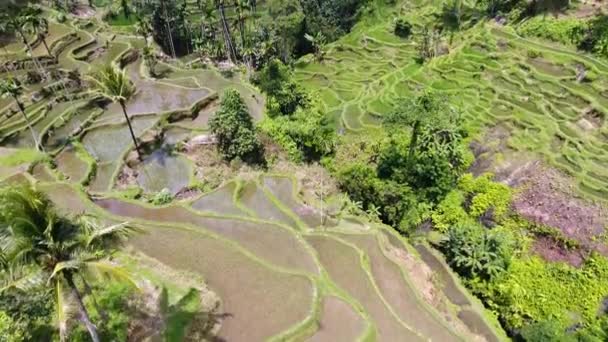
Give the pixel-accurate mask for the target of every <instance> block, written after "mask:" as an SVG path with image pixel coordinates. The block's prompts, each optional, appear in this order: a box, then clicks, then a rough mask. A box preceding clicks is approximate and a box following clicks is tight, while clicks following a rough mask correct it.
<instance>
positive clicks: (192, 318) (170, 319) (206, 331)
mask: <svg viewBox="0 0 608 342" xmlns="http://www.w3.org/2000/svg"><path fill="white" fill-rule="evenodd" d="M200 305H201V297H200V292H199V291H198V290H197V289H194V288H191V289H190V290H189V291H188V292H187V293H186V294H185V295H184V296H183V297H182V298H180V299H179V300H178V301H177V302H176V303H175V304H169V297H168V291H167V289H166V288H163V290H162V293H161V296H160V309H161V312H162V313H163V316H164V317H165V331H164V333H163V335H164V340H165V341H171V342H172V341H186V340H193V341H194V340H201V339H204V340H208V341H214V342H224V339H222V338H219V337H217V336H214V328H215V327H216V326H217V324H218V323H220V322H221V321H222V320H223V319H225V318H228V317H232V314H230V313H220V314H218V313H214V312H204V311H203V310H201V308H200Z"/></svg>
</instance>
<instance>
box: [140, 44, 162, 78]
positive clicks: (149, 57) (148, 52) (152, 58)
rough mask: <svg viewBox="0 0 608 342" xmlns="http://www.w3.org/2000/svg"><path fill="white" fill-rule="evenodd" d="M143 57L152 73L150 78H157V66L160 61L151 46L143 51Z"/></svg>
mask: <svg viewBox="0 0 608 342" xmlns="http://www.w3.org/2000/svg"><path fill="white" fill-rule="evenodd" d="M143 55H144V61H145V62H146V66H147V67H148V70H149V71H150V76H152V77H156V65H157V64H158V60H157V59H156V55H155V54H154V50H153V49H152V48H151V47H149V46H145V47H144V49H143Z"/></svg>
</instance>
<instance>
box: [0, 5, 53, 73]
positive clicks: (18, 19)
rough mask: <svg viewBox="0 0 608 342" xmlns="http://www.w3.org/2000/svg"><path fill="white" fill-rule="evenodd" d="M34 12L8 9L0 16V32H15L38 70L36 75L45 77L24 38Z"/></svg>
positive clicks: (31, 10)
mask: <svg viewBox="0 0 608 342" xmlns="http://www.w3.org/2000/svg"><path fill="white" fill-rule="evenodd" d="M35 11H36V10H35V9H34V8H32V7H26V8H24V9H23V8H19V7H9V8H8V10H7V11H5V12H3V13H1V14H0V26H1V30H2V31H4V32H15V33H17V34H18V35H19V36H20V38H21V40H22V41H23V44H24V45H25V46H26V47H27V50H28V52H29V54H30V56H31V57H32V61H33V62H34V66H35V67H36V69H38V73H40V74H41V75H43V76H44V75H45V73H44V70H43V68H42V66H41V65H40V63H38V59H37V58H36V57H35V56H34V50H33V49H32V46H31V45H30V43H29V42H28V41H27V37H26V35H25V34H26V28H27V26H28V21H30V18H31V16H32V15H34V14H33V13H34V12H35Z"/></svg>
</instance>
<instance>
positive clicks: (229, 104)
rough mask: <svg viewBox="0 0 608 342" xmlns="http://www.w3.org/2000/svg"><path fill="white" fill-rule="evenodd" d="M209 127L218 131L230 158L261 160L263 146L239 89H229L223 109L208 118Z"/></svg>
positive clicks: (221, 146) (221, 147)
mask: <svg viewBox="0 0 608 342" xmlns="http://www.w3.org/2000/svg"><path fill="white" fill-rule="evenodd" d="M209 128H210V129H211V132H213V134H215V137H216V139H217V142H218V143H217V146H218V150H219V151H220V153H221V154H222V156H223V157H224V158H225V159H227V160H228V161H232V160H234V159H235V158H239V159H241V160H243V161H247V162H259V161H260V160H261V158H262V155H263V147H262V145H261V144H260V142H259V141H258V138H257V136H256V133H255V127H254V125H253V120H252V118H251V115H249V112H248V111H247V106H246V105H245V102H244V101H243V99H241V96H240V94H239V92H238V91H236V90H234V89H228V90H226V91H225V93H224V96H223V98H222V101H221V104H220V109H219V110H218V111H217V112H216V113H215V114H214V115H213V117H211V119H209Z"/></svg>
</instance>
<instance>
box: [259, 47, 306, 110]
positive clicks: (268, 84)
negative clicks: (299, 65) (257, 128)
mask: <svg viewBox="0 0 608 342" xmlns="http://www.w3.org/2000/svg"><path fill="white" fill-rule="evenodd" d="M254 81H255V83H256V84H257V85H258V86H259V87H260V89H261V90H262V91H263V92H264V93H265V94H266V95H267V101H266V112H267V114H268V116H270V117H276V116H279V115H291V114H293V113H294V112H295V111H296V110H297V109H298V107H305V106H306V105H307V104H308V102H309V99H308V95H307V94H306V92H304V91H303V90H302V88H301V87H300V85H299V84H298V83H296V81H294V80H293V76H292V73H291V71H290V70H289V68H288V67H287V66H286V65H285V64H283V63H282V62H281V61H280V60H278V59H274V60H272V61H270V62H269V63H268V64H266V66H264V68H262V70H260V71H259V72H258V73H257V74H256V77H255V80H254Z"/></svg>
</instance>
